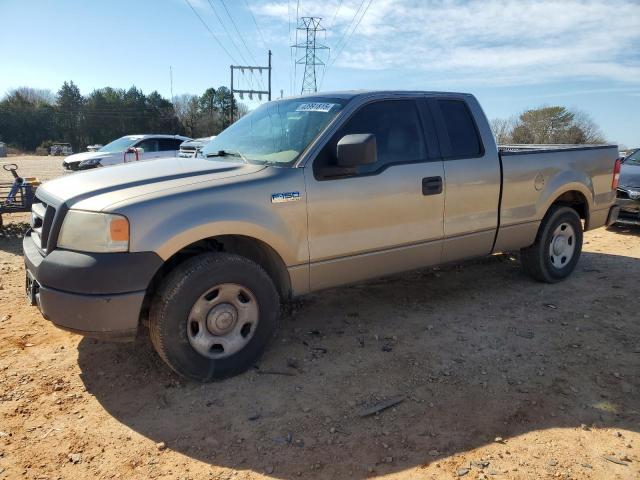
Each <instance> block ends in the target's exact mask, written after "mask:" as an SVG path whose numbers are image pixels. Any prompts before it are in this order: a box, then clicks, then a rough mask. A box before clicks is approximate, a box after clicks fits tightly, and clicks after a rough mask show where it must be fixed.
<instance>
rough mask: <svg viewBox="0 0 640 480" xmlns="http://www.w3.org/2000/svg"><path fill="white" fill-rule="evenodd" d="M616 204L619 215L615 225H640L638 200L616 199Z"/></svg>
mask: <svg viewBox="0 0 640 480" xmlns="http://www.w3.org/2000/svg"><path fill="white" fill-rule="evenodd" d="M616 204H617V206H618V207H620V213H619V215H618V219H617V222H616V223H620V224H625V225H640V200H631V199H628V198H618V199H616Z"/></svg>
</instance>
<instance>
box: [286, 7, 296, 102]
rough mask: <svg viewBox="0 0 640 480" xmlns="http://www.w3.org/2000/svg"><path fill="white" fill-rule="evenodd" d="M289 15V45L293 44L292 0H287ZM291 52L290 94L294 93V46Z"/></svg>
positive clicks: (290, 49)
mask: <svg viewBox="0 0 640 480" xmlns="http://www.w3.org/2000/svg"><path fill="white" fill-rule="evenodd" d="M287 16H288V17H289V45H291V44H292V43H293V41H292V39H291V0H287ZM296 21H297V20H296ZM289 54H290V57H291V58H290V61H289V95H293V86H294V80H293V65H294V63H293V47H290V48H289Z"/></svg>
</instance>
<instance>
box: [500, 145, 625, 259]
mask: <svg viewBox="0 0 640 480" xmlns="http://www.w3.org/2000/svg"><path fill="white" fill-rule="evenodd" d="M498 151H499V154H500V165H501V169H502V192H501V196H500V208H499V225H500V228H499V232H498V236H497V238H496V245H495V247H496V248H495V250H503V251H505V250H509V249H510V248H513V247H514V246H515V245H516V244H520V245H522V244H526V243H527V242H530V243H532V242H533V240H534V239H535V234H536V232H537V231H538V226H539V224H540V221H541V220H542V218H543V217H544V215H545V213H546V212H547V210H548V207H549V205H550V204H551V203H552V202H553V201H555V200H556V199H557V198H558V197H559V196H560V195H563V194H566V195H567V198H568V200H571V199H572V198H573V199H577V198H576V196H578V197H579V196H581V197H582V198H583V199H584V201H586V202H587V204H588V206H589V209H588V211H589V212H590V218H585V220H586V221H587V224H586V227H587V228H588V229H591V228H597V227H600V226H602V225H604V222H605V221H606V216H607V214H608V212H609V207H610V206H611V204H612V202H613V199H614V196H615V192H614V191H613V190H612V189H611V180H612V174H613V167H614V164H615V161H616V159H617V158H618V147H617V145H500V146H499V147H498ZM566 192H573V193H570V194H569V193H566ZM576 192H577V193H576Z"/></svg>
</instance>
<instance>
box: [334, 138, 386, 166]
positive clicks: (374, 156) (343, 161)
mask: <svg viewBox="0 0 640 480" xmlns="http://www.w3.org/2000/svg"><path fill="white" fill-rule="evenodd" d="M336 156H337V158H338V162H337V166H338V167H340V168H349V169H352V168H355V167H358V166H360V165H370V164H372V163H376V161H377V160H378V148H377V145H376V136H375V135H374V134H372V133H358V134H352V135H345V136H344V137H342V138H341V139H340V141H339V142H338V146H337V151H336Z"/></svg>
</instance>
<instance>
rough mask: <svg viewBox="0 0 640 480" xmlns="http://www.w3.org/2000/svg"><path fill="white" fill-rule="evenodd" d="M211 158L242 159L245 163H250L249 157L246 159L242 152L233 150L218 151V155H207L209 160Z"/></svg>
mask: <svg viewBox="0 0 640 480" xmlns="http://www.w3.org/2000/svg"><path fill="white" fill-rule="evenodd" d="M211 157H238V158H241V159H242V160H243V161H244V162H245V163H249V160H247V157H245V156H244V155H243V154H241V153H240V152H233V151H231V150H218V152H217V153H207V158H211Z"/></svg>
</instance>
